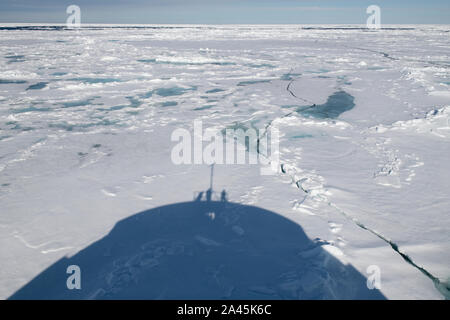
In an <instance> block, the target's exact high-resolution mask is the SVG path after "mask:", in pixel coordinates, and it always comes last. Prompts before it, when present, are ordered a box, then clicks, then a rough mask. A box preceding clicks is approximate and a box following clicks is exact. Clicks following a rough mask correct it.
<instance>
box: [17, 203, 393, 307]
mask: <svg viewBox="0 0 450 320" xmlns="http://www.w3.org/2000/svg"><path fill="white" fill-rule="evenodd" d="M69 265H78V266H79V267H80V269H81V289H80V290H69V289H68V288H67V286H66V280H67V278H68V277H69V275H68V274H67V273H66V270H67V267H68V266H69ZM384 298H385V297H384V296H383V294H382V293H381V292H380V291H378V290H376V289H375V290H369V289H368V288H367V286H366V278H365V277H364V276H363V275H362V274H360V273H359V272H358V271H357V270H356V269H355V268H353V267H352V266H351V265H344V264H342V263H341V262H340V261H339V260H337V259H336V258H335V257H333V256H332V255H330V254H329V253H328V252H327V251H326V250H324V249H323V248H322V247H321V246H320V244H318V243H315V242H313V241H311V240H310V239H309V238H308V237H307V236H306V234H305V233H304V232H303V230H302V228H301V227H300V226H299V225H298V224H296V223H293V222H292V221H290V220H288V219H286V218H284V217H282V216H280V215H278V214H276V213H274V212H271V211H267V210H264V209H261V208H258V207H254V206H245V205H241V204H236V203H231V202H227V201H226V200H224V201H201V200H198V201H192V202H185V203H176V204H172V205H167V206H162V207H158V208H154V209H151V210H147V211H144V212H141V213H138V214H135V215H133V216H130V217H128V218H126V219H124V220H122V221H120V222H118V223H117V224H116V225H115V227H114V228H113V229H112V230H111V232H110V233H109V234H108V235H106V236H105V237H104V238H102V239H100V240H99V241H97V242H95V243H93V244H91V245H90V246H88V247H87V248H85V249H83V250H81V251H80V252H78V253H77V254H76V255H74V256H72V257H64V258H62V259H60V260H59V261H57V262H56V263H55V264H53V265H52V266H50V267H49V268H48V269H46V270H44V271H43V272H42V273H41V274H39V275H38V276H36V277H35V278H34V279H33V280H31V281H30V282H29V283H28V284H26V285H25V286H24V287H23V288H21V289H20V290H18V291H17V292H16V293H14V294H13V295H12V296H11V297H10V298H9V299H384Z"/></svg>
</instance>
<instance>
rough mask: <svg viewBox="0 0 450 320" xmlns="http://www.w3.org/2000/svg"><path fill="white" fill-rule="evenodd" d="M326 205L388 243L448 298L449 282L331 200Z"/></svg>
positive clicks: (449, 294) (449, 295) (449, 291)
mask: <svg viewBox="0 0 450 320" xmlns="http://www.w3.org/2000/svg"><path fill="white" fill-rule="evenodd" d="M328 205H329V206H330V207H333V208H334V209H336V210H337V211H338V212H339V213H341V214H342V215H343V216H344V217H346V218H347V219H348V220H350V221H352V222H353V223H354V224H356V225H357V226H358V227H360V228H361V229H364V230H366V231H369V232H370V233H372V234H373V235H375V236H376V237H378V238H379V239H381V240H383V241H384V242H386V243H387V244H389V246H390V247H391V248H392V249H393V250H394V251H395V252H397V253H398V254H399V255H400V256H401V257H402V258H403V260H405V261H406V262H407V263H409V264H410V265H411V266H413V267H414V268H416V269H417V270H419V271H420V272H422V274H424V275H425V276H427V277H428V278H429V279H430V280H431V281H433V283H434V285H435V287H436V289H437V290H438V291H439V292H440V293H441V294H442V295H443V296H444V297H445V298H446V299H450V284H449V283H447V282H443V281H441V280H439V278H437V277H435V276H434V275H433V274H431V273H430V272H429V271H428V270H426V269H425V268H423V267H421V266H419V265H418V264H416V263H415V262H414V261H413V260H412V258H411V257H410V256H408V255H407V254H406V253H404V252H402V251H401V250H400V248H399V247H398V245H397V244H396V243H395V242H393V241H392V240H390V239H388V238H387V237H386V236H384V235H382V234H381V233H379V232H377V231H375V230H373V229H371V228H369V227H367V226H366V225H365V224H363V223H362V222H360V221H359V220H358V219H356V218H354V217H352V216H350V215H349V214H348V213H346V212H345V211H344V210H342V209H341V208H339V207H338V206H337V205H335V204H333V203H332V202H328Z"/></svg>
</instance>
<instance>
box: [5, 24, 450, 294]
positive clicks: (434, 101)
mask: <svg viewBox="0 0 450 320" xmlns="http://www.w3.org/2000/svg"><path fill="white" fill-rule="evenodd" d="M113 27H114V28H113ZM449 32H450V27H449V26H448V25H411V26H385V28H384V29H381V30H367V29H365V28H363V27H359V26H344V27H343V26H339V27H336V26H294V25H292V26H283V25H277V26H269V25H265V26H264V25H261V26H251V25H248V26H244V25H240V26H233V25H227V26H190V25H189V26H188V25H186V26H182V25H179V26H149V25H146V26H109V27H107V26H99V25H92V26H85V27H84V28H82V29H80V30H65V28H63V27H60V26H53V27H50V26H47V27H41V26H36V25H21V26H17V25H11V24H4V25H1V26H0V39H1V40H0V106H1V108H0V203H1V210H0V230H1V232H0V297H1V298H3V299H6V298H9V297H13V298H14V297H16V298H20V297H34V298H45V297H48V298H117V297H122V298H123V297H125V298H130V297H132V298H183V297H185V298H196V297H200V298H205V297H211V298H246V297H247V298H285V299H297V298H300V299H301V298H325V299H332V298H350V299H351V298H354V299H356V298H389V299H443V298H448V297H449V293H448V285H449V281H450V280H449V279H450V215H449V208H450V164H449V159H450V94H449V93H450V90H449V88H450V72H449V67H450V57H449V52H450V40H449V39H450V38H449ZM194 120H202V122H203V126H204V127H205V128H207V127H214V128H219V129H225V128H237V127H239V128H244V129H245V128H258V129H261V130H264V129H265V128H270V127H277V128H278V129H279V130H280V166H279V168H278V172H276V173H275V174H274V175H267V176H266V175H261V174H260V173H261V171H260V168H259V166H258V165H216V166H215V167H214V190H215V191H217V192H218V194H220V191H222V190H226V192H227V201H210V202H207V201H204V200H203V201H192V200H193V199H194V198H195V196H198V194H199V193H198V192H200V191H206V189H208V187H209V181H210V167H209V166H207V165H194V164H193V165H175V164H173V163H172V161H171V150H172V148H173V146H174V142H172V141H171V134H172V132H173V131H174V130H175V129H178V128H185V129H188V130H191V129H192V127H193V125H194ZM215 196H216V195H215ZM137 213H140V214H139V215H136V214H137ZM146 226H148V228H146ZM155 226H157V227H155ZM75 262H76V263H75ZM69 264H78V265H79V266H80V268H81V270H82V274H83V275H85V276H82V284H83V288H84V289H82V290H81V291H77V292H74V291H70V290H67V289H66V288H65V279H66V277H67V276H68V275H67V274H66V273H65V268H66V267H67V266H68V265H69ZM370 266H377V267H378V268H379V270H380V276H381V277H380V280H381V289H380V290H379V291H378V290H369V289H368V288H367V287H366V278H367V277H369V276H370V275H369V274H368V273H367V270H368V268H369V267H370ZM94 269H95V270H94ZM41 273H42V274H41ZM180 273H184V274H180ZM183 281H184V282H183ZM59 286H60V287H61V288H62V289H57V288H59ZM149 287H151V289H149ZM14 294H15V295H14Z"/></svg>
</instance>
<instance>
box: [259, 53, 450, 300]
mask: <svg viewBox="0 0 450 320" xmlns="http://www.w3.org/2000/svg"><path fill="white" fill-rule="evenodd" d="M368 51H370V50H368ZM378 53H381V52H378ZM383 55H384V56H385V57H386V58H389V59H392V60H396V59H394V58H392V57H389V55H388V54H386V53H383ZM293 81H294V80H292V81H291V82H289V84H288V86H287V88H286V89H287V91H288V92H290V94H291V95H292V96H294V97H296V98H298V99H301V100H303V101H306V99H303V98H299V97H297V96H296V95H295V94H294V93H293V92H292V91H291V90H290V85H291V84H292V82H293ZM314 106H315V104H314ZM291 114H293V112H290V113H288V114H285V115H283V116H282V117H278V118H275V119H272V120H271V121H269V122H268V124H267V125H266V126H265V130H264V133H263V134H262V136H260V137H258V140H257V153H258V154H259V155H261V156H264V157H265V155H262V154H261V153H260V150H259V141H260V139H261V138H262V137H264V136H265V135H266V134H267V131H268V129H269V128H270V126H271V125H272V123H273V121H275V120H277V119H279V118H281V119H282V118H285V117H287V116H290V115H291ZM280 170H281V172H282V173H283V174H288V175H289V173H288V172H287V170H286V169H285V165H284V164H280ZM291 178H292V181H293V182H295V185H296V186H297V188H298V189H300V190H302V191H303V192H304V193H305V198H304V199H303V200H302V201H301V203H303V202H304V201H305V200H306V199H307V197H308V195H310V190H308V189H307V188H304V187H303V185H302V182H304V181H306V180H307V178H302V179H300V180H298V181H296V179H295V177H292V176H291ZM328 205H329V206H330V207H332V208H334V209H336V210H337V211H338V212H339V213H341V214H342V215H343V216H344V217H345V218H347V219H348V220H350V221H352V222H353V223H354V224H355V225H356V226H358V227H359V228H361V229H363V230H366V231H368V232H370V233H372V234H373V235H375V236H376V237H378V238H379V239H381V240H382V241H384V242H385V243H387V244H388V245H389V246H390V247H391V248H392V249H393V250H394V251H395V252H396V253H397V254H399V255H400V256H401V257H402V258H403V260H404V261H405V262H407V263H408V264H409V265H411V266H412V267H414V268H416V269H417V270H419V271H420V272H421V273H422V274H424V275H425V276H426V277H428V278H429V279H430V280H431V281H432V282H433V284H434V286H435V287H436V289H437V290H438V291H439V292H440V293H441V294H442V295H443V296H444V298H445V299H450V283H448V282H444V281H441V280H440V279H439V278H437V277H436V276H434V275H433V274H432V273H431V272H429V271H428V270H426V269H425V268H424V267H421V266H419V265H417V264H416V263H415V262H414V261H413V260H412V258H411V257H410V256H409V255H407V254H406V253H404V252H402V251H401V250H400V249H399V247H398V245H397V244H396V243H395V242H393V241H392V240H390V239H388V238H387V237H386V236H384V235H382V234H381V233H379V232H377V231H375V230H373V229H371V228H369V227H367V226H366V225H365V224H363V223H362V222H360V221H359V220H358V219H356V218H354V217H353V216H351V215H349V214H348V213H346V212H345V211H344V210H342V209H341V208H339V207H338V206H337V205H335V204H334V203H332V202H331V201H328Z"/></svg>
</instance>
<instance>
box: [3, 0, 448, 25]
mask: <svg viewBox="0 0 450 320" xmlns="http://www.w3.org/2000/svg"><path fill="white" fill-rule="evenodd" d="M72 4H75V5H78V6H79V7H80V9H81V23H115V24H145V23H147V24H365V23H366V20H367V18H368V16H369V15H368V14H367V13H366V8H367V7H368V6H369V5H372V4H375V5H378V6H379V7H380V8H381V23H382V24H450V0H370V1H367V0H0V23H7V22H20V23H31V22H34V23H65V22H66V19H67V17H68V14H67V13H66V8H67V7H68V6H69V5H72Z"/></svg>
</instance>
